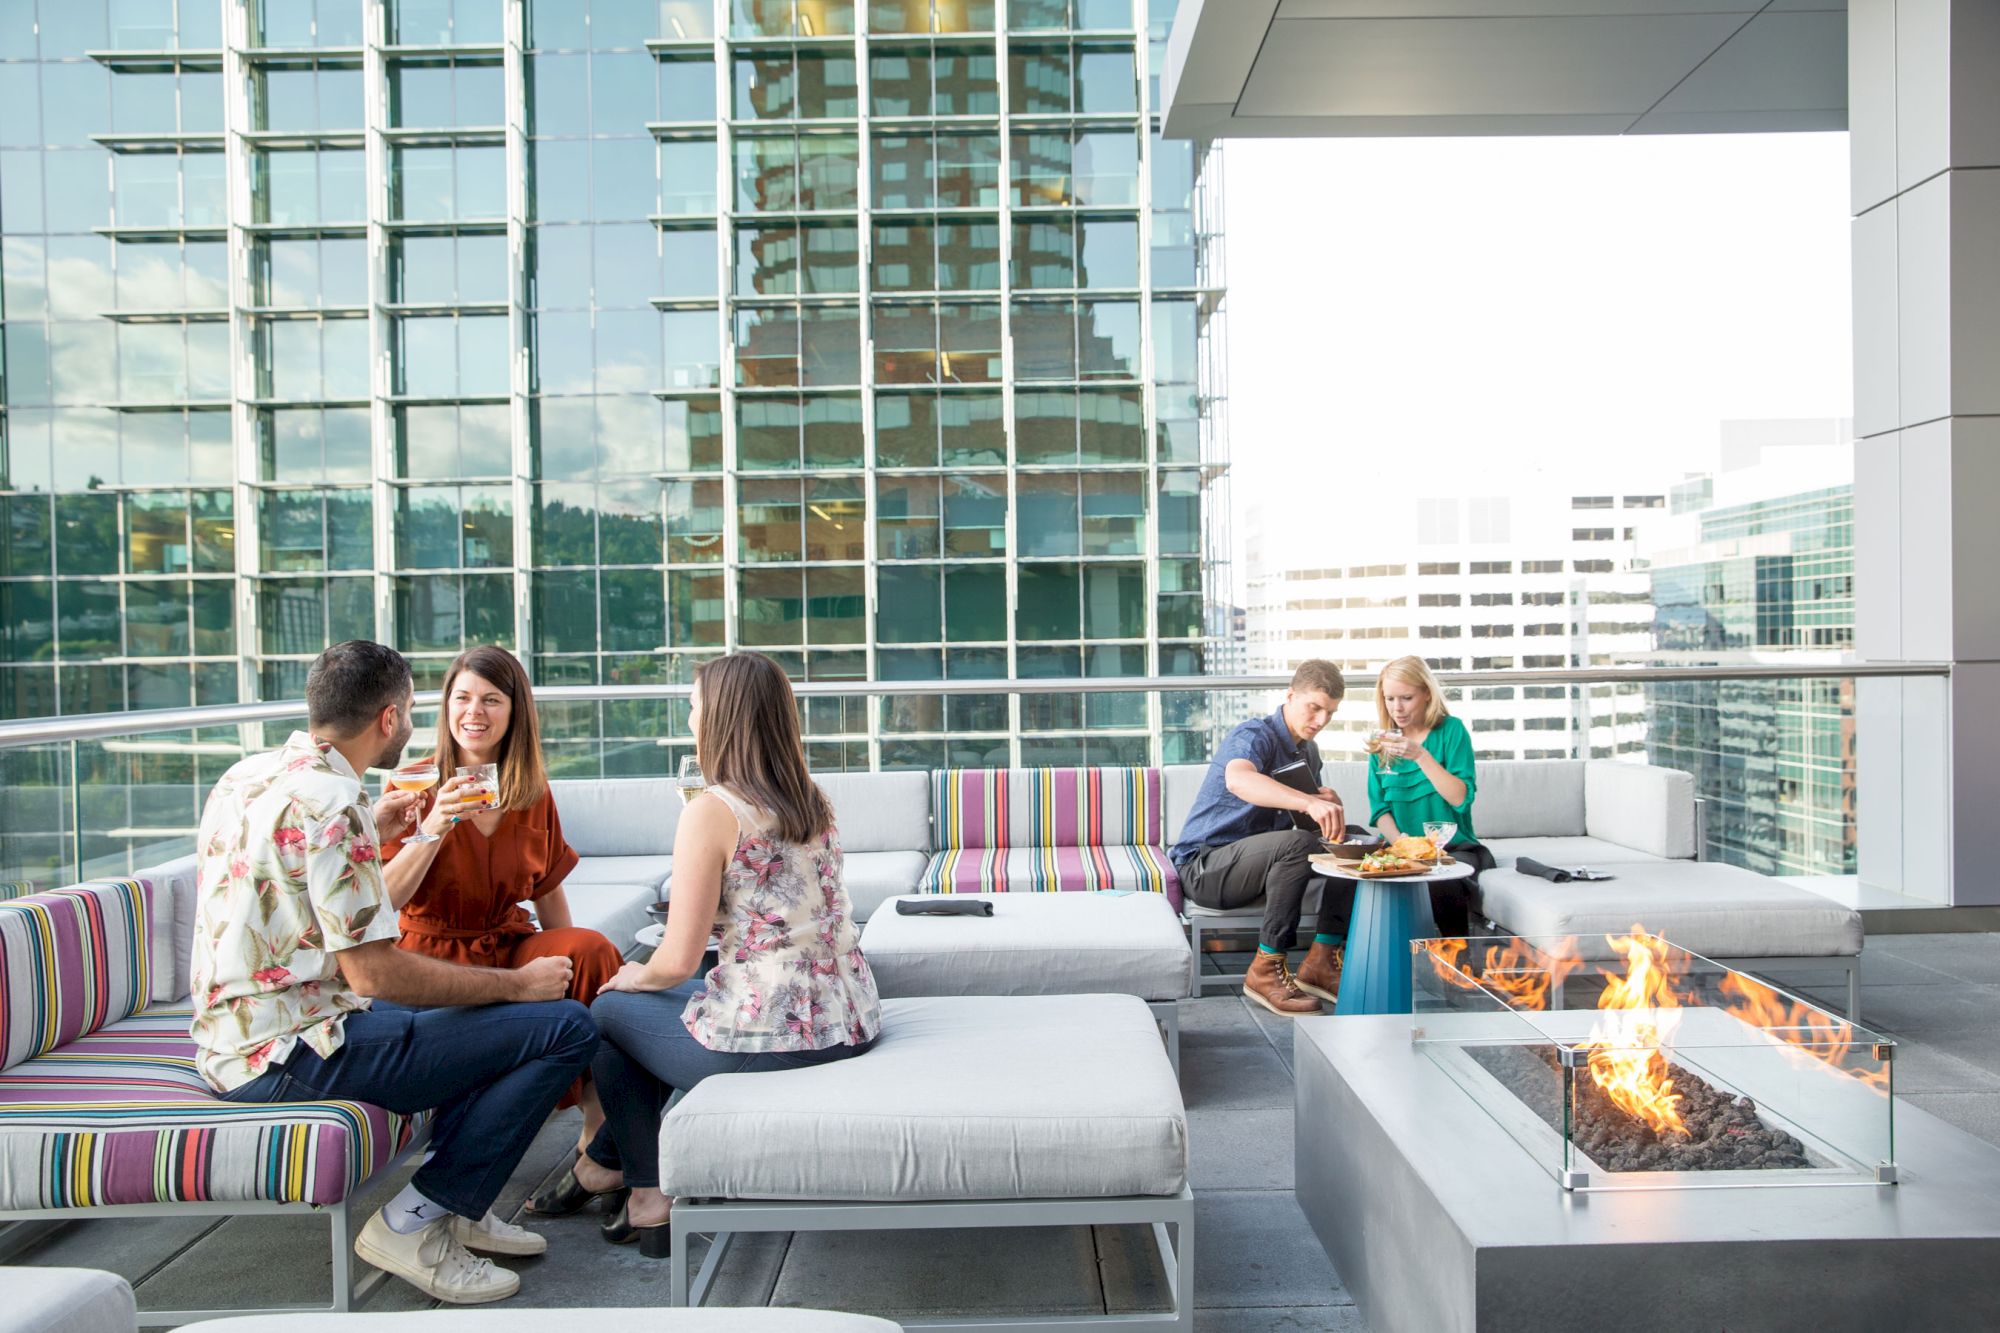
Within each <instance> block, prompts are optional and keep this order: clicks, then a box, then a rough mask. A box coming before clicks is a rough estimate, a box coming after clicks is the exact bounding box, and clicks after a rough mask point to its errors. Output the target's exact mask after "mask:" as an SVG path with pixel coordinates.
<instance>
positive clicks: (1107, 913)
mask: <svg viewBox="0 0 2000 1333" xmlns="http://www.w3.org/2000/svg"><path fill="white" fill-rule="evenodd" d="M967 896H971V895H967ZM977 896H978V897H981V898H984V899H986V900H987V901H988V902H991V903H992V904H993V915H992V916H990V917H986V916H903V915H901V914H900V913H898V912H897V911H896V910H895V906H894V904H893V903H888V904H884V905H883V906H882V907H881V908H880V909H879V910H878V911H877V912H876V913H875V915H874V916H872V917H870V918H869V919H868V928H867V929H866V930H865V931H863V932H862V933H861V952H862V953H863V954H865V955H866V956H867V958H868V966H869V968H870V969H871V970H872V971H873V972H874V973H875V985H876V987H877V988H878V989H879V990H880V991H881V993H882V994H883V995H884V996H885V997H887V996H902V995H1098V994H1108V995H1136V996H1138V997H1139V998H1140V999H1142V1000H1177V999H1180V998H1181V997H1182V996H1185V995H1186V994H1187V993H1188V975H1189V973H1188V963H1189V958H1190V955H1189V953H1188V942H1187V936H1186V935H1185V934H1183V933H1182V931H1181V925H1180V921H1179V919H1178V918H1177V917H1175V915H1174V911H1173V908H1171V907H1169V906H1168V905H1167V900H1166V899H1165V898H1164V897H1162V896H1161V895H1160V894H1157V893H1129V894H1124V895H1122V896H1121V895H1114V894H1109V893H988V894H979V895H977ZM957 900H958V899H954V901H957Z"/></svg>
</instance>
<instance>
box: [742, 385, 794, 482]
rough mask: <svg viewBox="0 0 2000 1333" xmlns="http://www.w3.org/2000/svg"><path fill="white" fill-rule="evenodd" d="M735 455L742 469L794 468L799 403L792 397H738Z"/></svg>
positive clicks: (766, 470) (755, 470) (761, 470)
mask: <svg viewBox="0 0 2000 1333" xmlns="http://www.w3.org/2000/svg"><path fill="white" fill-rule="evenodd" d="M736 457H737V460H738V466H740V467H742V468H743V469H744V470H745V471H753V472H772V471H784V472H791V471H796V470H797V469H798V466H799V403H798V400H797V399H796V398H791V397H779V398H766V397H757V398H742V399H739V400H737V404H736Z"/></svg>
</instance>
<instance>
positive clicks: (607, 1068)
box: [586, 978, 875, 1189]
mask: <svg viewBox="0 0 2000 1333" xmlns="http://www.w3.org/2000/svg"><path fill="white" fill-rule="evenodd" d="M701 986H702V982H701V980H700V979H699V978H696V979H693V980H690V981H685V982H683V983H681V984H680V985H678V986H676V987H674V988H673V989H672V990H664V991H615V990H614V991H604V992H603V993H601V994H599V995H598V997H597V999H596V1000H595V1001H594V1002H592V1004H591V1006H590V1016H591V1017H592V1018H594V1019H596V1020H597V1031H598V1034H599V1036H600V1038H601V1040H600V1041H599V1042H598V1044H597V1056H596V1058H595V1059H593V1060H592V1061H591V1062H590V1068H591V1073H592V1075H593V1076H594V1077H595V1078H596V1080H597V1097H598V1100H599V1101H601V1102H603V1103H604V1127H603V1128H602V1129H600V1130H598V1131H597V1137H596V1138H594V1139H592V1140H591V1141H590V1147H589V1148H588V1149H587V1150H586V1151H587V1152H588V1153H589V1155H590V1160H591V1161H593V1162H595V1163H597V1164H598V1165H599V1166H602V1167H605V1168H607V1169H609V1170H612V1171H623V1172H624V1173H625V1183H626V1184H627V1185H631V1186H634V1187H635V1188H639V1189H657V1188H658V1187H659V1184H660V1117H661V1116H663V1115H665V1114H666V1112H667V1101H668V1099H669V1098H671V1097H672V1096H673V1095H674V1093H675V1092H676V1091H677V1090H678V1091H681V1092H685V1091H687V1090H688V1089H689V1088H692V1087H693V1086H694V1085H695V1084H697V1083H699V1082H701V1081H702V1080H703V1079H705V1078H707V1077H708V1076H709V1075H711V1074H762V1073H766V1072H768V1071H770V1070H774V1069H805V1068H807V1067H809V1066H812V1065H823V1064H830V1063H832V1062H833V1061H835V1060H845V1059H848V1058H849V1057H851V1056H856V1055H859V1054H861V1053H862V1052H863V1051H865V1050H867V1049H868V1048H869V1047H870V1046H873V1045H874V1044H875V1043H874V1042H873V1041H868V1042H864V1043H863V1044H862V1045H859V1046H829V1047H827V1048H826V1049H825V1050H823V1051H753V1052H750V1053H748V1054H745V1053H743V1052H741V1051H711V1050H709V1049H708V1047H706V1046H704V1045H702V1044H701V1043H700V1042H698V1041H696V1040H695V1039H694V1034H693V1033H691V1032H689V1031H688V1030H687V1025H686V1024H684V1023H682V1022H681V1011H682V1010H683V1009H686V1008H687V1002H688V997H689V996H691V995H693V994H694V993H695V991H697V990H699V989H700V988H701Z"/></svg>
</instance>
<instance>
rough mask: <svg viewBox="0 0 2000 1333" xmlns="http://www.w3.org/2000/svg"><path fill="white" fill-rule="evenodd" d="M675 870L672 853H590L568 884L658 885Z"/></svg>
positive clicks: (578, 866) (657, 886)
mask: <svg viewBox="0 0 2000 1333" xmlns="http://www.w3.org/2000/svg"><path fill="white" fill-rule="evenodd" d="M673 873H674V858H673V857H671V856H586V857H583V858H581V859H579V860H578V861H577V863H576V869H574V870H572V871H570V872H569V878H567V879H565V880H564V881H563V883H565V884H643V885H645V886H646V887H647V888H649V889H657V888H659V887H660V885H662V884H664V883H666V882H667V879H668V877H669V876H671V875H672V874H673Z"/></svg>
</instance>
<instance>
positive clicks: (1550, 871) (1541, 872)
mask: <svg viewBox="0 0 2000 1333" xmlns="http://www.w3.org/2000/svg"><path fill="white" fill-rule="evenodd" d="M1514 869H1516V870H1518V871H1520V872H1521V873H1522V874H1524V875H1533V876H1534V877H1535V878H1537V879H1545V880H1547V881H1549V882H1550V883H1551V884H1567V883H1569V882H1570V881H1571V880H1583V881H1586V882H1589V883H1596V882H1597V881H1598V880H1601V879H1610V878H1611V876H1609V875H1607V874H1604V873H1602V872H1601V871H1596V870H1564V869H1563V868H1562V867H1560V866H1545V865H1543V864H1542V863H1541V862H1540V861H1537V860H1535V859H1534V858H1533V857H1528V856H1517V857H1515V858H1514Z"/></svg>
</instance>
